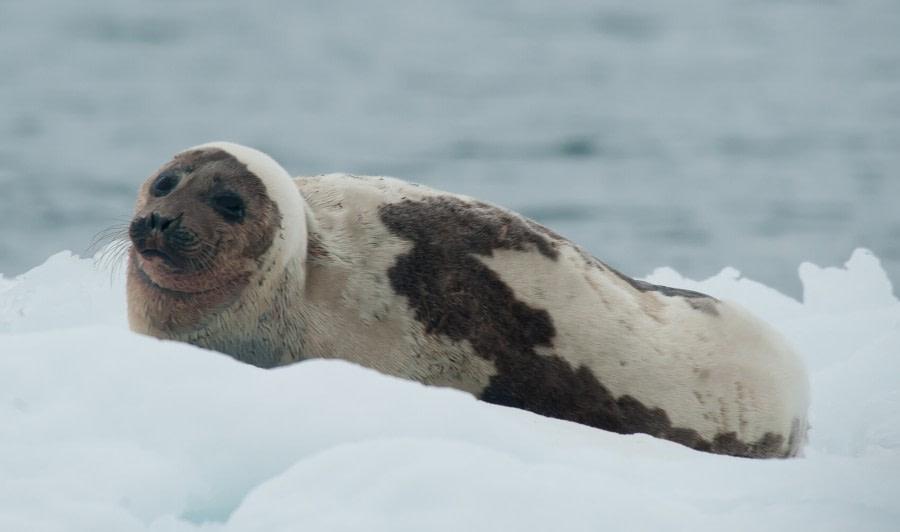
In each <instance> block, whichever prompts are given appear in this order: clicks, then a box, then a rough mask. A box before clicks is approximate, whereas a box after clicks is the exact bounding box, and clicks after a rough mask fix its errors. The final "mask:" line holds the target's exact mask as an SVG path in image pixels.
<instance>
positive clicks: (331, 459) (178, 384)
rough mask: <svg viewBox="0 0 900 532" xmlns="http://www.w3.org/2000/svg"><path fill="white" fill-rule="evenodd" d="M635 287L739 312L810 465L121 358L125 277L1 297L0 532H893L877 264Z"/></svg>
mask: <svg viewBox="0 0 900 532" xmlns="http://www.w3.org/2000/svg"><path fill="white" fill-rule="evenodd" d="M800 278H801V280H802V283H803V286H804V301H803V302H802V303H801V302H798V301H796V300H793V299H790V298H788V297H786V296H784V295H782V294H780V293H778V292H776V291H775V290H773V289H770V288H768V287H766V286H764V285H761V284H758V283H755V282H753V281H750V280H747V279H743V278H741V277H740V274H739V273H738V272H737V271H736V270H734V269H731V268H727V269H725V270H723V271H722V272H721V273H720V274H719V275H717V276H715V277H713V278H711V279H707V280H705V281H701V282H695V281H691V280H688V279H684V278H682V277H681V276H680V275H679V274H678V273H676V272H675V271H673V270H671V269H666V268H664V269H659V270H657V271H656V272H654V273H653V274H652V275H651V276H650V277H649V280H650V281H653V282H659V283H667V284H671V285H676V286H681V287H685V288H691V289H699V290H704V291H707V292H709V293H711V294H713V295H715V296H717V297H721V298H726V299H732V300H735V301H738V302H740V303H742V304H744V305H745V306H747V307H749V308H750V309H751V310H753V311H754V312H756V313H757V314H759V315H760V316H762V317H763V318H765V319H767V320H768V321H769V322H770V323H772V324H773V325H774V326H775V327H777V328H778V329H780V330H781V331H782V332H783V333H784V334H786V335H787V336H788V337H789V338H790V339H791V340H792V341H793V343H794V344H795V346H796V347H797V348H798V349H799V350H800V351H801V352H802V353H803V355H804V357H805V359H806V361H807V364H808V366H809V368H810V372H811V378H812V391H813V402H812V412H811V423H812V425H813V429H812V431H811V434H810V438H811V441H810V444H809V446H808V448H807V451H806V456H805V458H802V459H794V460H770V461H755V460H746V459H739V458H731V457H724V456H715V455H710V454H704V453H700V452H695V451H692V450H689V449H687V448H684V447H681V446H679V445H677V444H674V443H670V442H667V441H662V440H656V439H653V438H650V437H648V436H643V435H632V436H623V435H617V434H611V433H606V432H603V431H600V430H595V429H592V428H589V427H584V426H580V425H576V424H573V423H568V422H564V421H559V420H554V419H548V418H543V417H540V416H537V415H534V414H531V413H528V412H524V411H519V410H514V409H509V408H503V407H498V406H494V405H489V404H486V403H481V402H478V401H476V400H475V399H473V398H472V397H470V396H468V395H466V394H464V393H461V392H457V391H454V390H448V389H439V388H429V387H424V386H422V385H419V384H416V383H413V382H407V381H403V380H398V379H394V378H390V377H386V376H382V375H379V374H377V373H375V372H373V371H370V370H366V369H363V368H359V367H356V366H353V365H351V364H348V363H344V362H340V361H310V362H306V363H302V364H298V365H294V366H291V367H286V368H281V369H276V370H268V371H267V370H261V369H258V368H255V367H251V366H247V365H243V364H241V363H238V362H236V361H234V360H232V359H230V358H228V357H226V356H223V355H220V354H217V353H213V352H208V351H204V350H201V349H197V348H194V347H192V346H189V345H184V344H178V343H173V342H165V341H158V340H155V339H151V338H147V337H142V336H138V335H135V334H133V333H131V332H130V331H128V329H127V326H126V323H125V318H124V316H125V312H124V311H125V305H124V287H123V279H122V276H121V273H112V274H111V273H109V272H107V271H101V270H98V269H97V268H95V267H94V264H93V262H92V261H91V260H87V259H79V258H77V257H75V256H72V255H71V254H70V253H68V252H64V253H60V254H57V255H54V256H53V257H51V258H50V259H49V260H48V261H47V262H46V263H45V264H43V265H42V266H39V267H37V268H35V269H33V270H31V271H30V272H28V273H26V274H24V275H22V276H20V277H17V278H15V279H3V278H2V277H0V530H2V531H26V530H27V531H56V530H60V531H63V530H65V531H80V530H85V531H92V532H96V531H107V530H108V531H115V532H128V531H145V530H150V531H179V532H187V531H205V532H219V531H257V530H258V531H281V530H283V531H294V530H308V531H316V530H347V531H358V530H366V531H378V530H384V531H392V532H395V531H406V530H408V531H423V530H447V531H451V530H452V531H463V530H465V531H470V530H491V531H497V530H517V531H523V530H540V531H546V530H560V531H589V530H590V531H595V530H629V531H631V530H691V531H703V530H716V531H719V530H728V531H733V530H816V531H827V530H866V531H873V530H891V531H896V530H898V529H900V302H898V301H897V299H896V298H895V297H894V296H893V295H892V291H891V286H890V282H889V281H888V279H887V277H886V275H885V273H884V271H883V270H882V268H881V266H880V264H879V261H878V260H877V259H876V258H875V257H874V256H873V255H872V254H870V253H869V252H867V251H863V250H858V251H856V252H855V253H854V254H853V256H852V257H851V259H850V260H849V261H848V262H847V264H846V267H845V268H820V267H818V266H814V265H812V264H803V265H802V266H801V267H800Z"/></svg>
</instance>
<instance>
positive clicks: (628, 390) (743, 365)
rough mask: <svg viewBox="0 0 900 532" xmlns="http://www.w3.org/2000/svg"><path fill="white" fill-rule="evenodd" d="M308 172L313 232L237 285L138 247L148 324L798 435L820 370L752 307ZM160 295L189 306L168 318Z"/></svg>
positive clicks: (716, 426)
mask: <svg viewBox="0 0 900 532" xmlns="http://www.w3.org/2000/svg"><path fill="white" fill-rule="evenodd" d="M225 149H226V150H227V149H228V147H227V146H226V147H225ZM251 156H252V154H251ZM246 157H247V155H246V153H245V154H244V155H243V158H246ZM243 158H242V160H243ZM269 181H271V176H269V177H268V178H267V177H266V176H263V178H262V182H263V183H264V184H265V185H266V187H267V189H269V190H271V185H270V184H269ZM294 185H295V186H296V189H295V190H298V191H299V192H300V193H299V194H297V198H300V201H301V202H302V203H301V204H300V205H301V207H300V208H301V209H303V212H301V213H294V214H295V215H299V216H301V217H302V219H303V223H304V224H305V226H304V229H305V231H304V234H305V235H306V237H307V238H306V240H305V241H304V244H305V245H304V246H303V247H302V248H295V250H294V252H292V253H290V254H286V253H285V252H284V249H285V248H283V247H279V244H278V242H279V237H280V236H283V235H282V234H280V233H278V232H276V233H275V234H273V238H272V240H271V246H270V247H269V249H267V250H266V251H265V252H264V253H262V254H261V255H259V256H258V257H257V259H256V261H257V267H256V269H255V270H252V271H250V272H249V277H248V278H247V279H242V280H240V282H239V283H238V284H237V285H235V286H224V287H222V288H221V290H220V291H221V292H222V293H227V294H229V298H226V300H224V301H225V302H224V303H223V302H218V303H214V304H209V303H208V302H206V301H203V300H202V297H201V298H179V297H178V296H177V295H175V294H166V293H165V292H162V291H160V290H158V289H156V288H154V286H153V285H152V283H151V284H148V283H147V281H148V279H146V278H144V277H142V275H141V274H140V271H138V270H136V269H135V268H136V262H137V261H136V260H135V259H134V258H132V261H131V262H132V264H131V265H130V268H132V269H131V271H130V274H129V308H130V309H131V323H132V327H133V328H134V329H135V330H139V331H142V332H148V333H150V334H154V335H156V336H160V337H164V338H174V339H180V340H183V341H188V342H191V343H194V344H197V345H201V346H205V347H210V348H213V349H217V350H219V351H222V352H224V353H228V354H230V355H232V356H234V357H235V358H238V359H240V360H243V361H245V362H248V363H251V364H255V365H258V366H261V367H272V366H276V365H280V364H287V363H291V362H294V361H298V360H302V359H305V358H313V357H326V358H342V359H346V360H350V361H353V362H356V363H359V364H362V365H364V366H367V367H371V368H374V369H377V370H379V371H382V372H384V373H387V374H391V375H396V376H400V377H404V378H410V379H413V380H417V381H419V382H423V383H426V384H434V385H442V386H451V387H455V388H458V389H462V390H465V391H468V392H471V393H473V394H475V395H476V396H478V397H479V398H481V399H484V400H486V401H489V402H493V403H497V404H502V405H507V406H514V407H518V408H524V409H527V410H531V411H534V412H537V413H540V414H543V415H548V416H552V417H558V418H562V419H568V420H571V421H576V422H579V423H584V424H587V425H591V426H595V427H598V428H602V429H606V430H612V431H616V432H621V433H634V432H643V433H648V434H652V435H654V436H658V437H662V438H667V439H670V440H673V441H677V442H679V443H682V444H685V445H688V446H690V447H693V448H696V449H700V450H704V451H711V452H717V453H723V454H731V455H737V456H749V457H785V456H793V455H796V454H797V453H798V451H799V450H800V448H801V446H802V444H803V442H804V440H805V431H806V410H807V402H808V398H807V395H808V390H807V381H806V375H805V372H804V369H803V367H802V365H801V364H800V362H799V360H798V358H797V357H796V355H795V354H794V353H793V352H792V351H791V350H790V349H789V348H788V347H787V346H786V345H785V344H784V343H783V341H782V340H781V339H780V338H779V337H778V335H777V334H775V333H774V332H773V331H771V330H770V329H769V328H768V327H767V326H765V325H764V324H763V323H761V322H759V321H758V320H756V319H755V318H753V317H752V316H750V315H749V314H747V313H746V312H745V311H743V310H742V309H740V308H738V307H736V306H734V305H732V304H730V303H727V302H720V301H718V300H716V299H713V298H710V297H709V296H705V295H703V294H699V293H697V292H690V291H683V290H678V289H670V288H666V287H657V286H655V285H650V284H648V283H643V282H640V281H635V280H632V279H630V278H628V277H627V276H624V275H623V274H621V273H619V272H617V271H615V270H613V269H612V268H610V267H608V266H607V265H605V264H603V263H602V262H600V261H598V260H597V259H595V258H593V257H592V256H590V254H588V253H586V252H585V251H584V250H582V249H580V248H579V247H577V246H575V245H574V244H572V243H571V242H569V241H568V240H566V239H564V238H562V237H561V236H559V235H557V234H555V233H554V232H552V231H550V230H548V229H546V228H543V227H542V226H540V225H539V224H536V223H534V222H533V221H530V220H527V219H524V218H522V217H520V216H519V215H517V214H515V213H512V212H510V211H506V210H504V209H502V208H499V207H495V206H492V205H488V204H485V203H483V202H478V201H475V200H472V199H470V198H466V197H462V196H457V195H453V194H448V193H444V192H439V191H435V190H432V189H428V188H425V187H420V186H416V185H411V184H408V183H405V182H402V181H399V180H395V179H390V178H380V177H357V176H348V175H328V176H317V177H308V178H298V179H296V180H295V181H294ZM285 194H286V193H285V192H284V189H281V191H280V192H278V193H275V194H273V197H272V198H271V199H272V208H273V209H274V210H275V211H277V212H278V215H279V216H284V214H285V210H286V209H288V208H296V205H297V204H296V202H295V199H296V198H291V199H290V201H289V202H286V201H284V198H283V197H281V196H284V195H285ZM287 194H289V193H287ZM292 202H294V203H292ZM285 205H293V207H285ZM294 220H296V218H295V219H294ZM196 223H200V224H203V223H205V222H202V221H198V222H196ZM293 223H296V221H295V222H293ZM282 229H283V227H282ZM237 230H238V231H240V230H241V229H240V228H238V229H237ZM285 255H287V257H285ZM148 309H150V310H153V309H156V310H160V309H165V312H168V314H169V315H172V316H182V317H184V318H185V319H183V320H182V322H183V323H181V326H180V328H169V329H165V328H161V327H160V323H159V321H158V318H156V317H154V315H152V313H151V312H148ZM185 324H186V326H185Z"/></svg>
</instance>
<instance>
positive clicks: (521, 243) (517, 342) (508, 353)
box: [379, 197, 781, 457]
mask: <svg viewBox="0 0 900 532" xmlns="http://www.w3.org/2000/svg"><path fill="white" fill-rule="evenodd" d="M379 214H380V217H381V220H382V222H383V223H384V224H385V225H386V226H387V227H388V228H389V229H390V231H391V232H393V233H394V234H395V235H397V236H399V237H401V238H404V239H406V240H409V241H411V242H412V243H413V248H412V249H411V250H410V251H409V253H407V254H406V255H402V256H400V257H398V258H397V262H396V263H395V264H394V266H392V267H391V268H390V269H389V270H388V276H389V278H390V281H391V285H392V287H393V288H394V290H396V291H397V292H398V293H399V294H402V295H404V296H405V297H406V298H407V299H408V302H409V305H410V307H411V308H412V309H413V310H414V311H415V315H416V318H417V319H418V320H419V321H421V322H422V323H423V324H424V325H425V330H426V332H428V333H431V334H440V335H445V336H447V337H449V338H451V339H452V340H455V341H464V340H465V341H468V342H470V344H471V345H472V348H473V349H474V350H475V352H476V353H477V354H478V355H479V356H481V357H483V358H485V359H487V360H490V361H491V362H493V364H494V366H495V367H496V370H497V374H496V375H494V376H493V377H491V380H490V383H489V385H488V386H487V387H486V388H485V389H484V390H483V391H482V393H481V396H480V398H481V399H483V400H485V401H488V402H491V403H495V404H500V405H505V406H511V407H516V408H522V409H524V410H530V411H532V412H536V413H538V414H542V415H545V416H550V417H555V418H560V419H566V420H569V421H575V422H578V423H583V424H585V425H590V426H593V427H597V428H600V429H604V430H610V431H613V432H619V433H624V434H630V433H636V432H641V433H646V434H650V435H653V436H657V437H660V438H666V439H669V440H672V441H675V442H678V443H681V444H683V445H686V446H688V447H692V448H694V449H698V450H702V451H709V452H716V453H723V454H732V455H736V456H748V457H763V456H774V455H777V453H778V450H779V447H780V444H781V437H780V436H777V435H774V434H767V435H766V436H765V437H763V439H762V440H760V441H759V442H754V443H749V444H747V443H743V442H740V441H739V440H738V439H737V437H736V435H735V434H733V433H729V434H720V435H718V436H716V438H715V439H714V441H712V442H710V441H707V440H704V439H703V438H701V437H700V435H699V434H698V433H697V432H696V431H695V430H693V429H686V428H679V427H673V426H672V422H671V420H670V419H669V416H668V415H667V414H666V412H665V411H664V410H662V409H660V408H648V407H647V406H645V405H644V404H642V403H641V402H640V401H638V400H637V399H635V398H634V397H631V396H629V395H624V396H622V397H619V398H616V397H614V396H613V395H612V394H611V393H610V391H609V390H608V389H607V388H606V387H605V386H604V385H603V384H601V383H600V381H599V380H598V379H597V377H596V376H595V375H594V374H593V373H592V372H591V370H590V369H589V368H587V367H584V366H581V367H578V368H573V367H572V366H571V365H569V364H568V363H567V362H566V361H565V360H563V359H562V358H560V357H558V356H555V355H549V356H547V355H539V354H538V353H537V351H536V349H535V348H537V347H538V346H543V347H552V345H553V338H554V336H555V335H556V330H555V328H554V325H553V322H552V320H551V318H550V315H549V313H548V312H547V311H546V310H543V309H534V308H531V307H529V306H528V305H526V304H525V303H522V302H521V301H518V300H517V299H516V298H515V295H514V294H513V292H512V290H511V289H510V288H509V287H508V286H507V285H506V284H505V283H504V282H503V281H502V280H501V279H500V278H499V277H498V276H497V274H496V273H495V272H493V271H492V270H491V269H489V268H488V267H486V266H485V265H484V264H483V263H482V262H481V261H480V260H478V259H477V258H476V257H475V256H474V255H482V256H490V255H491V254H492V253H493V250H495V249H523V250H524V249H527V248H528V247H532V246H533V247H534V248H536V249H537V250H538V251H539V252H540V253H541V254H542V255H544V256H545V257H547V258H548V259H550V260H555V259H556V258H557V255H558V254H557V251H556V250H555V249H554V248H553V247H551V246H550V245H549V244H548V243H547V241H546V239H545V236H544V235H545V234H546V233H544V232H543V231H542V232H540V233H539V232H537V231H535V230H534V226H533V225H529V224H527V223H526V222H524V221H523V220H522V219H520V218H518V217H515V216H514V215H512V214H510V213H507V212H504V211H502V210H500V209H497V208H495V207H491V206H489V205H485V204H467V203H465V202H463V201H461V200H459V199H456V198H452V197H436V198H428V199H426V200H423V201H411V200H405V201H401V202H398V203H393V204H388V205H383V206H382V207H381V208H380V211H379ZM541 233H543V234H541ZM639 286H640V285H639ZM692 297H697V296H692Z"/></svg>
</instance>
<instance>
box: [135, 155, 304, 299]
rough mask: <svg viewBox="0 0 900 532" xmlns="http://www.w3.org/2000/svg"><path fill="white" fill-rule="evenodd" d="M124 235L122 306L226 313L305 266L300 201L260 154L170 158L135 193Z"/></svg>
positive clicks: (283, 176) (269, 160) (287, 181)
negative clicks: (252, 289)
mask: <svg viewBox="0 0 900 532" xmlns="http://www.w3.org/2000/svg"><path fill="white" fill-rule="evenodd" d="M129 237H130V239H131V242H132V249H131V252H130V255H129V261H130V266H129V280H130V281H131V282H130V287H129V302H130V303H131V299H132V298H138V299H141V300H143V301H145V303H147V304H146V305H145V306H148V307H159V306H165V305H166V302H165V301H161V299H165V298H167V297H168V298H173V299H179V298H180V299H185V298H188V297H189V298H190V299H191V300H192V301H194V303H195V305H205V306H207V307H209V306H217V305H225V304H227V303H228V302H229V301H230V300H234V299H235V298H237V297H238V296H240V294H241V292H242V290H243V289H244V288H245V287H246V286H248V285H249V284H250V283H257V284H261V283H262V281H263V279H264V278H271V277H273V276H277V275H278V274H279V273H280V272H281V271H283V270H284V268H285V267H286V265H287V264H288V262H289V261H291V260H292V259H295V258H300V259H301V261H302V260H303V259H305V252H306V238H307V236H306V219H305V215H304V202H303V199H302V197H301V196H300V193H299V191H298V189H297V187H296V185H295V184H294V182H293V180H292V179H291V177H290V175H289V174H288V173H287V172H286V171H285V170H284V169H283V168H282V167H281V166H280V165H279V164H278V163H276V162H275V161H274V160H273V159H272V158H271V157H269V156H268V155H266V154H264V153H262V152H259V151H257V150H254V149H252V148H248V147H245V146H241V145H237V144H232V143H227V142H214V143H210V144H203V145H200V146H196V147H194V148H190V149H188V150H186V151H183V152H181V153H179V154H177V155H175V157H174V158H173V159H172V160H171V161H169V162H168V163H166V164H165V165H163V167H162V168H160V169H159V170H158V171H157V172H155V173H154V174H153V175H151V176H150V178H149V179H148V180H147V181H146V182H145V183H144V184H143V185H142V187H141V189H140V194H139V197H138V201H137V204H136V206H135V212H134V218H133V219H132V222H131V225H130V227H129ZM301 255H303V256H302V257H301ZM132 292H137V293H132ZM198 310H201V309H198ZM202 310H207V311H208V310H209V308H207V309H202Z"/></svg>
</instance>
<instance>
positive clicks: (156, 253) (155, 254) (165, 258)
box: [138, 248, 178, 268]
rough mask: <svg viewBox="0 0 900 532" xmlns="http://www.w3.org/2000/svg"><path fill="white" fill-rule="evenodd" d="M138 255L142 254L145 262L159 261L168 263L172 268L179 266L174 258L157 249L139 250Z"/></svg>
mask: <svg viewBox="0 0 900 532" xmlns="http://www.w3.org/2000/svg"><path fill="white" fill-rule="evenodd" d="M138 253H140V254H141V257H143V258H144V260H148V261H154V260H159V261H162V262H164V263H166V265H168V266H171V267H172V268H176V267H177V266H178V265H177V263H176V262H175V259H174V258H172V256H171V255H169V254H168V253H166V252H165V251H162V250H161V249H156V248H144V249H138Z"/></svg>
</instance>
